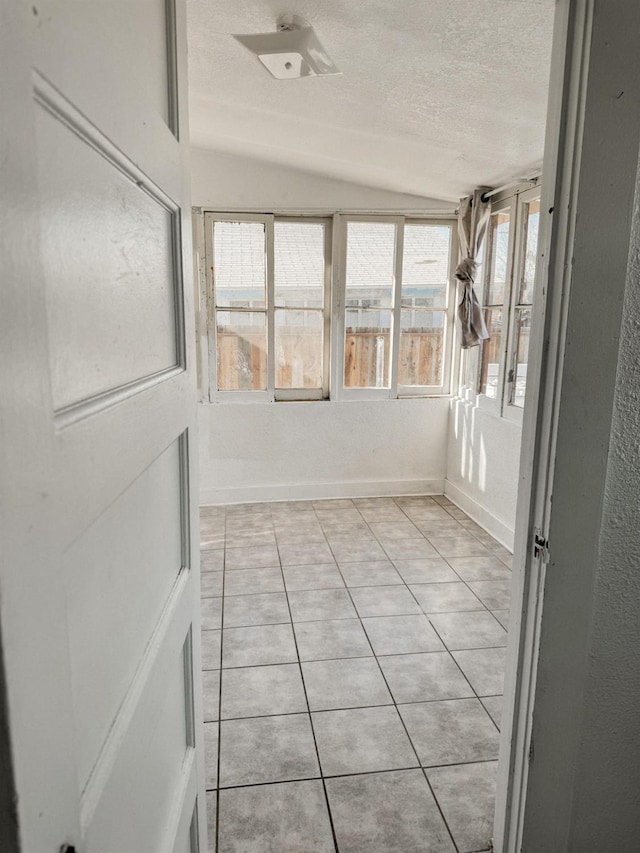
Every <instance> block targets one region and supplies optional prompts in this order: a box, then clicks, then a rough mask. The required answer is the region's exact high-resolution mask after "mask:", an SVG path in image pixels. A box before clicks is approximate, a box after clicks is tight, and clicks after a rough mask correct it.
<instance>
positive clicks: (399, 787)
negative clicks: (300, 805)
mask: <svg viewBox="0 0 640 853" xmlns="http://www.w3.org/2000/svg"><path fill="white" fill-rule="evenodd" d="M326 785H327V795H328V797H329V804H330V806H331V814H332V816H333V824H334V827H335V830H336V837H337V840H338V845H339V848H340V853H455V848H454V846H453V844H452V843H451V838H450V836H449V833H448V831H447V827H446V826H445V823H444V821H443V820H442V817H441V815H440V812H439V810H438V807H437V806H436V803H435V800H434V798H433V795H432V794H431V791H430V790H429V786H428V785H427V782H426V780H425V778H424V774H423V773H422V771H420V770H392V771H389V772H386V773H372V774H366V775H364V776H345V777H342V778H337V779H327V782H326Z"/></svg>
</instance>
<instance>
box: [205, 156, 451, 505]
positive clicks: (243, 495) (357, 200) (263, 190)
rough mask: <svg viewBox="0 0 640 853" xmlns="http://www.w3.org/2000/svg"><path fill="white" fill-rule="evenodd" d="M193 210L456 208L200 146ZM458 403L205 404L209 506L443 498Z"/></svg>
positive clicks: (383, 401) (440, 209)
mask: <svg viewBox="0 0 640 853" xmlns="http://www.w3.org/2000/svg"><path fill="white" fill-rule="evenodd" d="M191 165H192V186H193V204H194V205H195V206H196V207H204V208H209V209H213V210H237V211H240V210H243V209H244V210H265V211H273V210H297V211H303V210H326V211H337V210H355V211H357V210H380V211H384V210H386V211H390V210H393V211H398V210H412V211H434V212H447V211H451V210H452V209H453V205H451V204H448V203H446V202H440V201H433V200H429V199H424V198H420V197H418V196H410V195H402V194H400V193H393V192H386V191H384V190H379V189H373V188H370V187H364V186H360V185H358V184H350V183H347V182H345V181H337V180H331V179H328V178H322V177H319V176H318V175H312V174H308V173H305V172H300V171H296V170H294V169H288V168H286V167H284V166H276V165H273V164H269V163H264V162H261V161H258V160H251V159H249V158H247V157H240V156H235V155H232V154H224V153H220V152H215V151H208V150H205V149H198V148H194V149H192V161H191ZM448 420H449V400H448V399H447V398H428V399H411V400H376V401H367V402H356V401H348V402H335V401H333V400H332V401H318V402H304V403H282V402H280V403H253V404H249V403H237V404H234V403H226V402H225V403H218V404H210V403H202V404H201V406H200V484H201V499H202V502H203V503H235V502H243V501H263V500H283V499H287V498H292V499H294V498H300V499H302V498H323V497H334V496H336V497H339V496H350V495H353V496H356V495H378V494H401V493H410V492H414V493H415V492H432V493H433V492H435V493H438V492H439V493H441V492H442V489H443V485H444V477H445V469H446V446H447V425H448Z"/></svg>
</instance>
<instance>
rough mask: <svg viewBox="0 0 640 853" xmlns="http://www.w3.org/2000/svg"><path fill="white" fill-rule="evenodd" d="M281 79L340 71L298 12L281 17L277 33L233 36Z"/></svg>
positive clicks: (270, 71)
mask: <svg viewBox="0 0 640 853" xmlns="http://www.w3.org/2000/svg"><path fill="white" fill-rule="evenodd" d="M233 37H234V39H236V40H237V41H239V42H240V44H241V45H243V46H244V47H246V48H247V50H250V51H251V53H253V54H254V56H257V57H258V59H259V60H260V62H261V63H262V64H263V65H264V67H265V68H266V69H267V71H268V72H269V73H270V74H272V75H273V76H274V77H276V78H277V79H278V80H289V79H292V78H295V77H320V76H324V75H329V74H341V73H342V72H340V71H339V70H338V69H337V68H336V66H335V65H334V63H333V62H332V60H331V57H330V56H329V55H328V53H327V52H326V50H325V49H324V48H323V46H322V44H321V43H320V40H319V39H318V36H317V35H316V34H315V31H314V29H313V27H312V26H310V25H309V24H308V23H307V21H305V20H304V19H303V18H300V17H298V15H283V16H282V17H281V18H278V21H277V31H276V32H275V33H259V34H258V35H246V36H245V35H234V36H233Z"/></svg>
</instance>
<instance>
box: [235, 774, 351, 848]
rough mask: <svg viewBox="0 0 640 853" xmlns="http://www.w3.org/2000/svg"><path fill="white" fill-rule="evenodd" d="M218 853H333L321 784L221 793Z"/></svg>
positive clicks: (270, 786)
mask: <svg viewBox="0 0 640 853" xmlns="http://www.w3.org/2000/svg"><path fill="white" fill-rule="evenodd" d="M218 849H219V853H307V852H308V853H312V851H313V853H333V851H334V850H335V847H334V843H333V835H332V832H331V823H330V821H329V814H328V811H327V803H326V800H325V796H324V790H323V787H322V782H320V780H314V779H312V780H308V781H304V782H282V783H279V784H276V785H258V786H255V787H248V788H235V789H231V790H223V791H221V792H220V844H219V848H218Z"/></svg>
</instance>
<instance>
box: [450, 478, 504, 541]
mask: <svg viewBox="0 0 640 853" xmlns="http://www.w3.org/2000/svg"><path fill="white" fill-rule="evenodd" d="M444 494H445V497H447V498H449V500H450V501H453V503H454V504H455V505H456V506H458V507H460V509H461V510H462V511H463V512H466V513H467V515H468V516H469V518H472V519H473V520H474V521H475V522H476V523H477V524H479V525H480V527H483V528H484V529H485V530H486V531H487V533H489V534H490V535H491V536H493V538H494V539H497V540H498V542H500V544H501V545H504V547H505V548H507V549H508V550H509V551H511V552H512V553H513V539H514V535H515V534H514V531H513V529H512V528H511V527H509V526H508V525H507V524H505V523H504V521H501V520H500V519H499V518H497V517H496V516H495V515H494V514H493V513H491V512H489V510H488V509H485V508H484V507H483V506H482V505H481V504H479V503H478V502H477V501H476V500H474V498H472V497H471V496H470V495H468V494H467V493H466V492H464V491H463V490H462V489H461V488H460V487H459V486H456V485H454V484H453V483H451V482H450V481H449V480H445V482H444Z"/></svg>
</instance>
